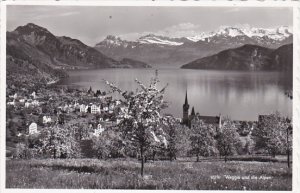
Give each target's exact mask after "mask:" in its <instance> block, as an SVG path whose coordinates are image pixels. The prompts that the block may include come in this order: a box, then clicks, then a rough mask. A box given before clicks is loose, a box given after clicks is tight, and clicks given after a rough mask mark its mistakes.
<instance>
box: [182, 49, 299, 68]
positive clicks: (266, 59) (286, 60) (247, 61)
mask: <svg viewBox="0 0 300 193" xmlns="http://www.w3.org/2000/svg"><path fill="white" fill-rule="evenodd" d="M292 47H293V45H292V44H288V45H283V46H281V47H279V48H278V49H270V48H265V47H261V46H257V45H244V46H241V47H238V48H235V49H228V50H224V51H221V52H219V53H217V54H214V55H211V56H207V57H204V58H200V59H197V60H195V61H193V62H190V63H188V64H185V65H183V66H182V67H181V68H186V69H216V70H274V71H287V70H292V68H293V63H292V62H293V49H292Z"/></svg>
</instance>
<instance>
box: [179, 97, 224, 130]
mask: <svg viewBox="0 0 300 193" xmlns="http://www.w3.org/2000/svg"><path fill="white" fill-rule="evenodd" d="M189 107H190V105H189V103H188V96H187V92H186V94H185V102H184V104H183V117H182V121H181V123H182V124H183V125H186V126H188V127H189V128H192V127H193V126H194V125H195V124H198V121H200V120H201V121H203V122H204V123H205V124H210V125H213V126H215V127H216V129H219V128H221V126H222V117H221V115H219V116H206V115H200V114H199V113H197V114H196V113H195V109H194V107H193V108H192V111H191V114H190V115H189Z"/></svg>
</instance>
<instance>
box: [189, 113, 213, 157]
mask: <svg viewBox="0 0 300 193" xmlns="http://www.w3.org/2000/svg"><path fill="white" fill-rule="evenodd" d="M195 119H196V120H195V121H196V124H193V127H192V128H191V137H190V140H191V152H192V153H193V154H196V156H197V162H198V161H199V156H205V157H208V156H212V155H215V154H216V153H217V149H216V144H215V139H214V136H215V135H216V133H215V129H214V127H213V126H212V125H209V124H205V123H204V122H203V121H201V120H197V117H195Z"/></svg>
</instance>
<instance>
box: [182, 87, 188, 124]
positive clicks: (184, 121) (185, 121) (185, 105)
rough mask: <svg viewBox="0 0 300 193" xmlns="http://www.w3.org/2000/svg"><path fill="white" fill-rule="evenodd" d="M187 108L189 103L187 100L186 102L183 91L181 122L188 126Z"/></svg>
mask: <svg viewBox="0 0 300 193" xmlns="http://www.w3.org/2000/svg"><path fill="white" fill-rule="evenodd" d="M189 108H190V105H189V102H188V98H187V91H186V93H185V102H184V104H183V107H182V109H183V117H182V124H184V125H186V126H188V124H189Z"/></svg>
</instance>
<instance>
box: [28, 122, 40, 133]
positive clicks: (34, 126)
mask: <svg viewBox="0 0 300 193" xmlns="http://www.w3.org/2000/svg"><path fill="white" fill-rule="evenodd" d="M28 133H29V135H34V134H37V133H38V130H37V124H36V123H34V122H33V123H31V124H30V125H29V132H28Z"/></svg>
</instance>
